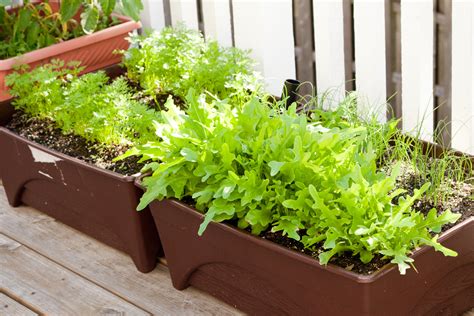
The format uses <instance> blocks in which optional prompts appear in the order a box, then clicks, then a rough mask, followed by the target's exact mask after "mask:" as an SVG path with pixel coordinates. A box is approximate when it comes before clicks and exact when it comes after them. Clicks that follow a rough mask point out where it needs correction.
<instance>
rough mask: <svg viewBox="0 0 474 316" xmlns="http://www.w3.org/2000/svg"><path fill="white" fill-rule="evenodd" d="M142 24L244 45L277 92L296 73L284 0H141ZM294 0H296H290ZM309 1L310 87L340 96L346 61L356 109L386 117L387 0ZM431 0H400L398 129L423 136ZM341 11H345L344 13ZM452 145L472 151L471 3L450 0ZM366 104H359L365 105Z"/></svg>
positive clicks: (427, 121) (427, 120) (429, 80)
mask: <svg viewBox="0 0 474 316" xmlns="http://www.w3.org/2000/svg"><path fill="white" fill-rule="evenodd" d="M144 1H145V10H144V12H143V15H142V16H143V20H142V22H143V24H144V26H145V27H148V28H153V29H157V30H159V29H161V28H162V27H164V26H165V25H166V24H167V23H165V21H166V15H167V14H168V16H170V18H171V19H170V20H171V24H172V25H174V24H176V23H178V22H180V21H184V22H185V23H186V25H187V26H188V27H192V28H196V29H198V28H199V29H201V30H202V31H203V32H204V34H205V36H206V38H209V37H212V38H214V39H217V40H218V41H219V42H220V43H222V44H223V45H235V46H236V47H240V48H243V49H251V50H252V56H253V57H254V58H255V59H256V60H257V62H258V63H259V66H258V70H260V71H261V72H262V74H263V75H264V77H265V80H266V83H267V89H268V91H269V92H271V93H273V94H280V93H281V87H282V82H283V80H284V79H286V78H295V77H296V65H295V39H294V29H293V11H292V10H293V3H292V1H291V0H258V1H251V0H144ZM294 1H299V0H294ZM345 1H351V0H313V1H312V8H313V31H314V33H313V34H314V45H315V53H314V55H315V56H314V60H315V69H316V70H315V72H316V73H315V78H316V87H317V93H318V94H320V93H323V92H325V91H326V90H327V89H331V88H338V90H337V91H338V92H336V93H335V94H334V95H333V97H334V99H335V100H336V101H337V100H338V99H340V98H342V97H343V96H344V93H345V91H344V87H345V82H346V81H347V80H348V79H352V78H347V73H352V69H350V71H349V72H348V69H347V67H351V68H352V67H354V68H355V78H354V79H355V82H354V84H355V87H356V91H357V92H358V94H359V96H360V98H361V101H362V102H359V104H360V105H361V107H365V108H370V109H371V110H372V111H375V112H376V113H378V117H379V118H380V120H382V121H383V120H385V119H386V112H387V108H386V103H385V101H386V100H387V98H389V97H390V95H388V93H387V81H388V80H391V79H390V78H391V75H392V74H391V73H390V74H389V73H388V71H387V63H388V62H389V60H388V59H389V57H388V56H389V55H390V54H388V52H387V51H386V50H387V41H389V40H390V38H387V36H388V35H387V20H386V19H387V14H386V13H387V6H390V5H391V4H392V3H391V1H390V0H353V6H352V10H351V11H350V12H349V13H348V12H347V10H344V8H343V7H344V5H347V3H346V2H345ZM436 1H437V0H401V3H400V6H399V7H400V14H401V21H400V23H401V65H402V66H401V83H402V86H403V89H402V92H401V103H402V110H403V111H402V112H403V119H402V121H403V129H404V130H405V131H407V132H413V130H414V129H415V128H418V129H420V130H421V135H422V138H424V139H427V140H433V134H434V128H435V124H436V122H435V123H434V117H433V108H434V102H433V100H434V98H435V95H434V84H433V82H434V77H435V70H434V67H433V64H434V59H433V58H434V57H433V56H434V54H435V52H434V49H435V45H434V41H435V38H434V32H433V29H434V20H435V18H436V17H435V15H436V13H434V10H433V6H434V5H435V4H436ZM347 14H350V16H349V17H348V16H347ZM348 18H350V19H349V21H351V22H352V28H353V38H352V40H353V43H354V45H353V46H354V65H352V64H348V63H347V62H346V58H345V57H346V54H348V53H352V52H348V51H347V47H346V46H345V44H344V43H345V41H346V40H347V29H346V28H345V24H344V23H347V21H348ZM450 53H451V56H452V57H451V58H452V68H451V74H450V75H451V78H452V79H451V87H452V88H451V94H450V101H451V113H450V114H451V115H450V116H451V118H452V122H451V131H452V133H451V136H450V137H451V144H452V146H453V147H454V148H456V149H459V150H462V151H465V152H469V153H473V154H474V1H470V0H453V1H452V45H451V52H450ZM364 110H366V109H364Z"/></svg>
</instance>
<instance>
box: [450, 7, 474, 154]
mask: <svg viewBox="0 0 474 316" xmlns="http://www.w3.org/2000/svg"><path fill="white" fill-rule="evenodd" d="M452 6H453V7H452V12H453V18H452V25H453V29H452V32H453V33H452V39H453V42H452V99H451V100H452V102H451V104H452V112H451V114H452V126H451V127H452V146H453V147H454V148H456V149H458V150H461V151H465V152H467V153H471V154H474V25H473V19H474V3H473V2H469V1H463V0H455V1H453V4H452Z"/></svg>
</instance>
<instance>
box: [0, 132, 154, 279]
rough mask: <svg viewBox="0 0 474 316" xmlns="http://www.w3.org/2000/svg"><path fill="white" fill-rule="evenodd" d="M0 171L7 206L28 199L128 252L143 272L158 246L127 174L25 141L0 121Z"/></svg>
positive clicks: (151, 263) (149, 267)
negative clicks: (138, 208) (1, 124)
mask: <svg viewBox="0 0 474 316" xmlns="http://www.w3.org/2000/svg"><path fill="white" fill-rule="evenodd" d="M0 148H1V151H0V152H1V154H0V174H1V175H2V181H3V186H4V188H5V192H6V195H7V198H8V202H9V203H10V205H12V206H14V207H15V206H18V205H20V204H22V203H24V204H26V205H30V206H32V207H34V208H36V209H38V210H40V211H42V212H44V213H46V214H48V215H50V216H52V217H54V218H56V219H58V220H59V221H61V222H63V223H65V224H67V225H69V226H71V227H73V228H76V229H77V230H79V231H81V232H83V233H85V234H87V235H90V236H91V237H94V238H96V239H97V240H99V241H102V242H104V243H105V244H107V245H109V246H111V247H114V248H116V249H118V250H121V251H124V252H125V253H127V254H129V255H130V257H131V258H132V260H133V262H134V263H135V265H136V267H137V269H138V270H140V271H141V272H149V271H151V270H153V269H154V267H155V266H156V263H157V256H158V253H159V251H161V244H160V241H159V238H158V233H157V231H156V228H155V225H154V223H153V218H152V216H151V214H150V211H149V210H148V209H145V210H143V211H141V212H137V211H136V206H137V204H138V201H139V199H140V196H141V195H142V191H141V190H139V189H138V188H137V187H136V186H135V185H134V180H135V177H131V176H129V177H127V176H122V175H120V174H117V173H115V172H111V171H108V170H104V169H100V168H97V167H95V166H92V165H90V164H87V163H85V162H83V161H80V160H78V159H75V158H72V157H69V156H67V155H63V154H61V153H58V152H56V151H53V150H50V149H48V148H46V147H44V146H41V145H38V144H36V143H34V142H31V141H29V140H27V139H25V138H23V137H20V136H18V135H17V134H15V133H13V132H11V131H9V130H7V129H6V128H4V127H0Z"/></svg>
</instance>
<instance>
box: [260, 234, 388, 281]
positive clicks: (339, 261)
mask: <svg viewBox="0 0 474 316" xmlns="http://www.w3.org/2000/svg"><path fill="white" fill-rule="evenodd" d="M261 237H262V238H264V239H267V240H270V241H272V242H274V243H277V244H279V245H282V246H284V247H286V248H288V249H291V250H294V251H298V252H301V253H304V254H306V255H308V256H310V257H313V258H314V259H316V260H318V256H319V254H320V253H322V252H324V251H325V250H324V249H323V247H322V246H321V247H316V248H315V250H311V249H307V248H305V247H304V246H303V244H302V243H301V242H299V241H297V240H294V239H292V238H288V237H287V236H283V235H282V233H281V232H276V233H273V232H271V231H266V232H264V233H262V235H261ZM329 262H330V263H331V264H334V265H336V266H339V267H341V268H344V269H346V270H348V271H353V272H355V273H359V274H366V275H367V274H372V273H374V272H375V271H377V270H379V269H380V268H382V267H383V266H385V265H386V264H388V263H389V262H390V260H387V259H382V256H381V255H376V256H375V257H374V258H373V259H372V261H370V262H369V263H363V262H362V261H360V260H359V259H358V257H357V256H355V257H354V256H352V255H351V254H350V253H348V252H345V253H343V254H339V255H337V256H334V257H332V258H331V260H330V261H329Z"/></svg>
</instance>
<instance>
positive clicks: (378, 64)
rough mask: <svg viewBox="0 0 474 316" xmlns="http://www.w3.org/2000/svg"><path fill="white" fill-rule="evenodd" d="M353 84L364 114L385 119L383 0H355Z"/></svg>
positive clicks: (381, 119) (385, 87) (382, 120)
mask: <svg viewBox="0 0 474 316" xmlns="http://www.w3.org/2000/svg"><path fill="white" fill-rule="evenodd" d="M354 46H355V47H354V48H355V85H356V91H357V93H358V95H359V102H358V106H359V109H360V111H361V113H362V114H363V115H367V114H369V113H370V114H374V115H376V116H377V118H378V120H379V121H381V122H384V121H386V118H387V114H386V113H387V107H386V100H387V85H386V80H387V79H386V78H387V76H386V50H385V1H383V0H354Z"/></svg>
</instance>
